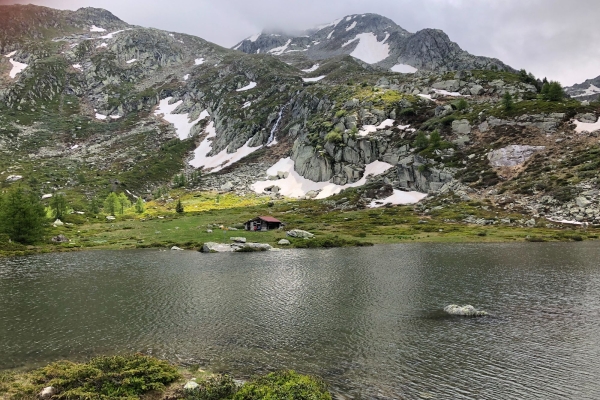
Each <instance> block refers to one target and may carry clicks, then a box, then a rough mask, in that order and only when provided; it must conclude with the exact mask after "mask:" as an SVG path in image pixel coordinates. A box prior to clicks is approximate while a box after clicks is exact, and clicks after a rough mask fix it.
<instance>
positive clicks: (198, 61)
mask: <svg viewBox="0 0 600 400" xmlns="http://www.w3.org/2000/svg"><path fill="white" fill-rule="evenodd" d="M194 64H196V65H202V64H204V57H201V58H196V59H195V60H194Z"/></svg>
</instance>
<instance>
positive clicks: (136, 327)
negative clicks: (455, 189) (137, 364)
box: [0, 242, 600, 399]
mask: <svg viewBox="0 0 600 400" xmlns="http://www.w3.org/2000/svg"><path fill="white" fill-rule="evenodd" d="M598 260H600V246H598V244H597V243H596V242H581V243H504V244H489V243H478V244H432V243H427V244H426V243H410V244H396V245H376V246H374V247H368V248H339V249H330V250H312V249H310V250H309V249H290V250H285V251H280V252H260V253H244V254H241V253H230V254H201V253H198V252H195V251H184V252H175V251H159V250H123V251H110V250H98V251H84V252H73V253H55V254H40V255H34V256H28V257H18V258H4V259H0V370H1V369H13V368H33V367H38V366H42V365H45V364H47V363H49V362H52V361H56V360H59V359H70V360H85V359H87V358H89V357H91V356H94V355H101V354H115V353H131V352H144V353H146V354H151V355H154V356H156V357H159V358H164V359H167V360H170V361H173V362H176V363H180V364H183V365H199V366H201V367H202V368H206V369H208V370H211V371H214V372H223V373H229V374H232V375H234V376H235V377H240V378H243V377H248V376H250V375H252V374H255V373H262V372H266V371H272V370H278V369H294V370H296V371H298V372H301V373H307V374H314V375H317V376H320V377H322V378H323V379H324V380H325V381H326V382H327V383H328V384H329V385H330V387H331V390H332V392H333V393H335V394H336V395H337V396H338V397H339V398H347V399H399V398H401V399H598V398H600V362H598V360H599V359H600V264H599V261H598ZM450 304H459V305H466V304H470V305H473V306H474V307H476V308H477V309H480V310H485V311H487V312H488V313H489V315H488V316H485V317H481V318H465V317H457V316H450V315H448V314H446V313H445V312H444V311H443V309H444V307H445V306H447V305H450Z"/></svg>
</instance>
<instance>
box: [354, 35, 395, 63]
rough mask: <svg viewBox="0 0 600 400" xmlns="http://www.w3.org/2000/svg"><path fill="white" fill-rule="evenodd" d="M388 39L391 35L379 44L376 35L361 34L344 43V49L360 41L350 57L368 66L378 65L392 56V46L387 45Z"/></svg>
mask: <svg viewBox="0 0 600 400" xmlns="http://www.w3.org/2000/svg"><path fill="white" fill-rule="evenodd" d="M388 38H389V34H388V35H387V36H386V37H385V39H383V41H382V42H379V41H377V36H376V35H375V34H374V33H372V32H370V33H361V34H359V35H356V37H355V38H354V39H352V40H350V41H348V42H346V43H344V44H343V45H342V47H346V46H347V45H349V44H350V43H352V42H354V41H356V40H359V42H358V45H357V46H356V48H355V49H354V51H353V52H352V53H351V54H350V55H351V56H352V57H354V58H358V59H359V60H362V61H364V62H366V63H367V64H376V63H378V62H380V61H383V60H385V59H386V58H388V57H389V56H390V45H389V44H386V43H385V42H386V40H387V39H388Z"/></svg>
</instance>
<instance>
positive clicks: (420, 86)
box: [0, 5, 600, 248]
mask: <svg viewBox="0 0 600 400" xmlns="http://www.w3.org/2000/svg"><path fill="white" fill-rule="evenodd" d="M0 54H1V56H0V181H1V184H2V187H3V190H7V189H9V188H10V187H13V186H14V185H21V186H23V187H26V188H28V189H31V190H33V191H35V192H36V193H39V196H40V197H43V198H44V201H45V202H49V201H50V200H51V198H52V197H53V196H56V195H57V194H59V193H63V194H64V195H65V196H66V198H67V199H68V202H69V206H70V211H71V214H70V216H66V217H65V220H66V222H68V224H67V225H66V226H62V225H60V224H58V226H57V227H55V229H56V230H57V233H58V232H64V233H65V235H67V236H70V237H71V239H76V240H72V242H75V243H76V244H74V243H71V244H64V245H63V246H64V247H69V246H71V247H78V248H79V247H81V246H85V247H91V246H100V247H102V246H103V244H104V245H110V244H117V242H119V241H120V242H119V243H125V244H126V245H127V246H134V247H135V246H146V245H150V242H157V243H158V244H159V245H165V244H168V243H171V244H177V245H182V244H183V242H182V241H181V240H178V239H174V238H173V235H175V233H174V232H173V233H172V234H171V236H170V237H169V236H168V235H165V236H161V235H159V233H160V232H158V231H157V230H156V229H158V228H157V227H155V226H152V228H151V229H149V232H150V231H151V232H152V233H151V234H150V235H149V236H152V237H154V239H152V240H150V239H149V238H148V237H146V236H139V235H138V236H136V235H132V234H128V233H127V232H125V231H121V232H124V233H123V235H122V236H118V235H117V236H115V235H113V236H111V234H110V233H106V232H105V231H103V230H102V231H101V233H99V232H100V231H96V230H94V229H95V228H86V229H87V230H85V229H84V230H83V233H82V232H81V229H79V228H77V226H79V225H83V224H89V225H86V226H88V227H89V226H93V225H94V224H90V222H93V221H102V222H107V220H106V219H105V218H106V216H107V215H108V216H109V217H112V216H111V215H110V213H108V212H107V211H106V210H104V213H102V212H101V210H98V209H97V205H95V202H99V203H100V204H101V203H102V201H103V200H104V199H105V198H106V197H107V196H108V194H109V193H110V192H112V191H114V192H118V193H124V194H125V195H126V196H128V197H129V199H130V200H131V201H132V202H135V201H136V199H137V198H142V199H144V201H145V203H146V213H145V214H143V213H142V214H141V215H139V216H138V217H137V218H138V220H139V218H141V219H143V220H144V221H146V223H148V221H152V220H154V221H156V218H158V217H159V216H160V217H161V218H164V216H167V219H168V218H173V217H174V216H175V215H177V214H176V213H175V212H174V210H175V202H176V199H177V198H180V199H183V205H184V206H185V211H186V212H187V213H190V216H188V217H190V218H192V217H194V218H199V219H198V220H194V222H193V223H191V224H193V225H194V227H197V226H198V225H201V226H202V227H203V233H202V234H203V235H205V236H206V237H200V236H197V237H200V239H197V241H196V242H198V241H208V240H210V239H211V238H212V236H210V234H211V233H212V231H211V232H208V231H207V233H206V234H205V233H204V230H206V225H207V224H206V222H207V221H208V222H214V225H215V226H219V225H224V226H234V225H235V224H236V223H237V224H239V223H243V222H245V218H251V217H254V216H256V215H267V214H270V215H274V216H276V217H277V218H280V219H282V220H284V222H286V223H288V225H292V227H294V228H300V229H304V230H311V231H312V232H315V233H317V236H319V235H324V236H327V237H330V236H331V235H334V236H340V237H342V238H346V239H345V240H348V242H343V241H342V243H354V242H351V241H350V238H352V237H354V238H367V240H369V241H371V242H382V241H400V240H405V239H406V238H412V239H417V240H461V239H460V238H462V239H464V240H485V239H486V237H487V238H488V239H489V238H490V237H491V238H493V239H495V240H519V239H520V240H525V239H528V240H536V239H540V240H572V239H575V240H579V239H580V238H584V239H585V238H590V237H591V238H594V237H597V236H595V235H594V234H593V232H594V229H595V225H600V205H599V201H600V186H599V185H600V182H599V175H598V171H599V167H600V158H599V156H600V146H599V140H598V135H599V133H600V121H598V116H599V115H600V103H599V102H598V95H599V94H600V89H598V88H599V87H600V80H598V79H596V80H590V81H587V82H584V83H582V84H581V85H575V86H573V87H571V88H565V91H564V93H563V91H562V88H559V93H558V95H557V96H553V95H552V94H551V93H550V94H549V89H548V88H549V87H551V86H552V85H553V84H552V83H548V82H545V81H542V80H541V79H538V78H536V77H534V76H533V75H532V74H529V73H527V72H526V71H524V70H519V69H518V66H513V67H514V68H513V67H511V66H508V65H506V64H504V63H503V62H502V61H500V60H498V59H493V58H487V57H480V56H476V55H472V54H469V53H468V52H466V51H464V50H462V49H461V48H460V47H459V45H458V44H456V43H454V42H452V41H451V40H450V38H449V37H448V36H447V35H446V34H445V33H444V32H442V31H439V30H434V29H425V30H422V31H419V32H416V33H410V32H408V31H406V30H404V29H403V28H401V27H400V26H398V25H396V23H394V22H393V21H391V20H390V19H388V18H386V17H384V16H380V15H375V14H360V15H350V16H345V17H343V18H341V19H339V20H337V21H335V22H333V23H331V24H328V25H326V26H322V27H319V28H315V29H311V30H308V31H307V32H305V33H304V34H302V35H299V36H289V35H286V34H284V33H271V32H264V33H261V34H257V35H254V36H252V37H250V38H248V39H246V40H243V41H242V42H240V43H238V44H237V45H236V46H234V47H233V48H232V49H226V48H223V47H220V46H218V45H216V44H213V43H210V42H207V41H205V40H203V39H201V38H198V37H194V36H190V35H187V34H184V33H178V32H166V31H161V30H158V29H152V28H144V27H140V26H133V25H129V24H127V23H126V22H123V21H121V20H120V19H119V18H117V17H116V16H114V15H113V14H111V13H110V12H109V11H106V10H102V9H95V8H82V9H79V10H77V11H74V12H73V11H61V10H54V9H50V8H45V7H40V6H33V5H27V6H23V5H14V6H0ZM98 199H99V200H98ZM203 201H205V202H204V203H203ZM228 202H229V203H228ZM209 203H210V204H212V205H213V206H211V207H208V206H205V205H206V204H209ZM407 205H410V206H407ZM393 206H398V207H393ZM221 208H227V210H229V211H228V212H223V211H220V212H219V210H220V209H221ZM232 210H237V211H235V212H234V211H232ZM195 211H197V213H195V214H194V212H195ZM203 211H206V212H208V214H202V212H203ZM385 213H388V214H389V215H387V214H385ZM386 215H387V217H386ZM96 218H97V219H96ZM109 219H110V218H109ZM128 219H129V220H132V219H135V214H133V216H132V215H127V214H125V215H123V216H116V222H114V221H115V217H113V218H112V219H110V220H109V221H108V223H121V225H116V226H117V227H118V228H119V229H120V228H123V227H126V225H127V224H130V223H129V222H128V221H127V220H128ZM100 225H103V226H105V225H107V224H106V223H105V224H100ZM157 226H158V225H157ZM581 226H584V227H587V226H589V227H590V230H589V231H587V230H586V231H585V232H584V231H583V230H580V229H579V228H580V227H581ZM484 227H485V228H484ZM78 229H79V232H78V233H77V230H78ZM103 229H104V228H103ZM107 229H109V228H107ZM129 229H130V228H129ZM494 229H495V230H494ZM209 230H210V229H209ZM86 232H91V233H89V234H90V235H92V233H93V234H94V235H100V234H102V235H105V236H103V237H102V240H90V239H89V238H86V237H85V234H86ZM452 232H457V234H456V236H454V237H452ZM494 232H496V233H494ZM494 235H496V236H494ZM332 237H333V236H332ZM427 238H429V239H427ZM449 238H452V239H449ZM212 239H214V238H212ZM276 239H280V238H276ZM185 240H186V241H190V240H191V239H190V238H186V239H185ZM196 242H193V241H192V245H191V247H194V246H195V245H197V244H198V243H196ZM359 242H360V240H358V242H357V243H359Z"/></svg>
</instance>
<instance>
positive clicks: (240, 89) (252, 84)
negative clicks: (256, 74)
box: [236, 82, 257, 92]
mask: <svg viewBox="0 0 600 400" xmlns="http://www.w3.org/2000/svg"><path fill="white" fill-rule="evenodd" d="M256 85H257V83H256V82H250V84H248V85H246V86H244V87H243V88H239V89H236V92H245V91H246V90H250V89H254V88H255V87H256Z"/></svg>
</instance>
